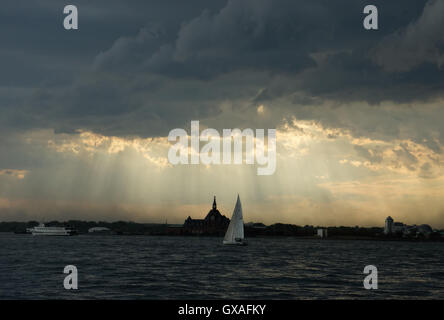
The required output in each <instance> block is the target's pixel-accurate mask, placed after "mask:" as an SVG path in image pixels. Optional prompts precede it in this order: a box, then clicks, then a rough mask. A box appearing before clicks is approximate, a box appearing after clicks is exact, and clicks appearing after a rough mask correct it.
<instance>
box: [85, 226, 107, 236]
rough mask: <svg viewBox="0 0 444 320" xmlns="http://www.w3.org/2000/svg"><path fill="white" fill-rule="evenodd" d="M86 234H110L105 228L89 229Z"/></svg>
mask: <svg viewBox="0 0 444 320" xmlns="http://www.w3.org/2000/svg"><path fill="white" fill-rule="evenodd" d="M88 233H94V234H110V233H111V230H110V229H108V228H106V227H94V228H89V229H88Z"/></svg>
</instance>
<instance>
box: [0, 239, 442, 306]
mask: <svg viewBox="0 0 444 320" xmlns="http://www.w3.org/2000/svg"><path fill="white" fill-rule="evenodd" d="M221 242H222V239H219V238H193V237H150V236H87V235H85V236H77V237H33V236H30V235H14V234H0V299H11V298H12V299H47V298H50V299H238V298H247V299H342V298H360V299H386V298H399V299H411V298H420V299H431V298H433V299H444V243H412V242H382V241H333V240H329V241H322V240H319V241H316V240H301V239H299V240H298V239H294V238H252V239H249V246H247V247H231V246H223V245H222V244H221ZM370 264H372V265H375V266H377V268H378V271H379V289H378V290H372V291H368V290H365V289H364V288H363V279H364V277H365V275H364V274H363V270H364V267H365V266H366V265H370ZM66 265H75V266H76V267H77V268H78V272H79V289H78V290H76V291H74V290H65V289H64V288H63V279H64V277H65V276H66V275H65V274H63V268H64V267H65V266H66Z"/></svg>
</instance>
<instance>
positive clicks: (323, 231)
mask: <svg viewBox="0 0 444 320" xmlns="http://www.w3.org/2000/svg"><path fill="white" fill-rule="evenodd" d="M327 235H328V233H327V229H324V228H319V229H318V232H317V236H318V237H320V238H321V239H324V238H327Z"/></svg>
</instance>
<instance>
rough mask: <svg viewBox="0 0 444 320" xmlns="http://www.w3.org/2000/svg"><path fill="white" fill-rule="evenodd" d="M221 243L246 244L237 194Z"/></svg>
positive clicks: (240, 206)
mask: <svg viewBox="0 0 444 320" xmlns="http://www.w3.org/2000/svg"><path fill="white" fill-rule="evenodd" d="M223 244H232V245H238V246H245V245H247V241H246V240H245V237H244V219H243V217H242V205H241V202H240V198H239V195H237V202H236V206H235V207H234V211H233V216H232V217H231V221H230V224H229V225H228V229H227V232H226V233H225V237H224V241H223Z"/></svg>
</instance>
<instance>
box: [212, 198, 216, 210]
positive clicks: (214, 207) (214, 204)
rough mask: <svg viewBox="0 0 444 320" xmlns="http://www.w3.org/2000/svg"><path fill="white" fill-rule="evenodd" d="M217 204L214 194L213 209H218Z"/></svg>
mask: <svg viewBox="0 0 444 320" xmlns="http://www.w3.org/2000/svg"><path fill="white" fill-rule="evenodd" d="M216 208H217V205H216V196H214V200H213V210H216Z"/></svg>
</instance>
